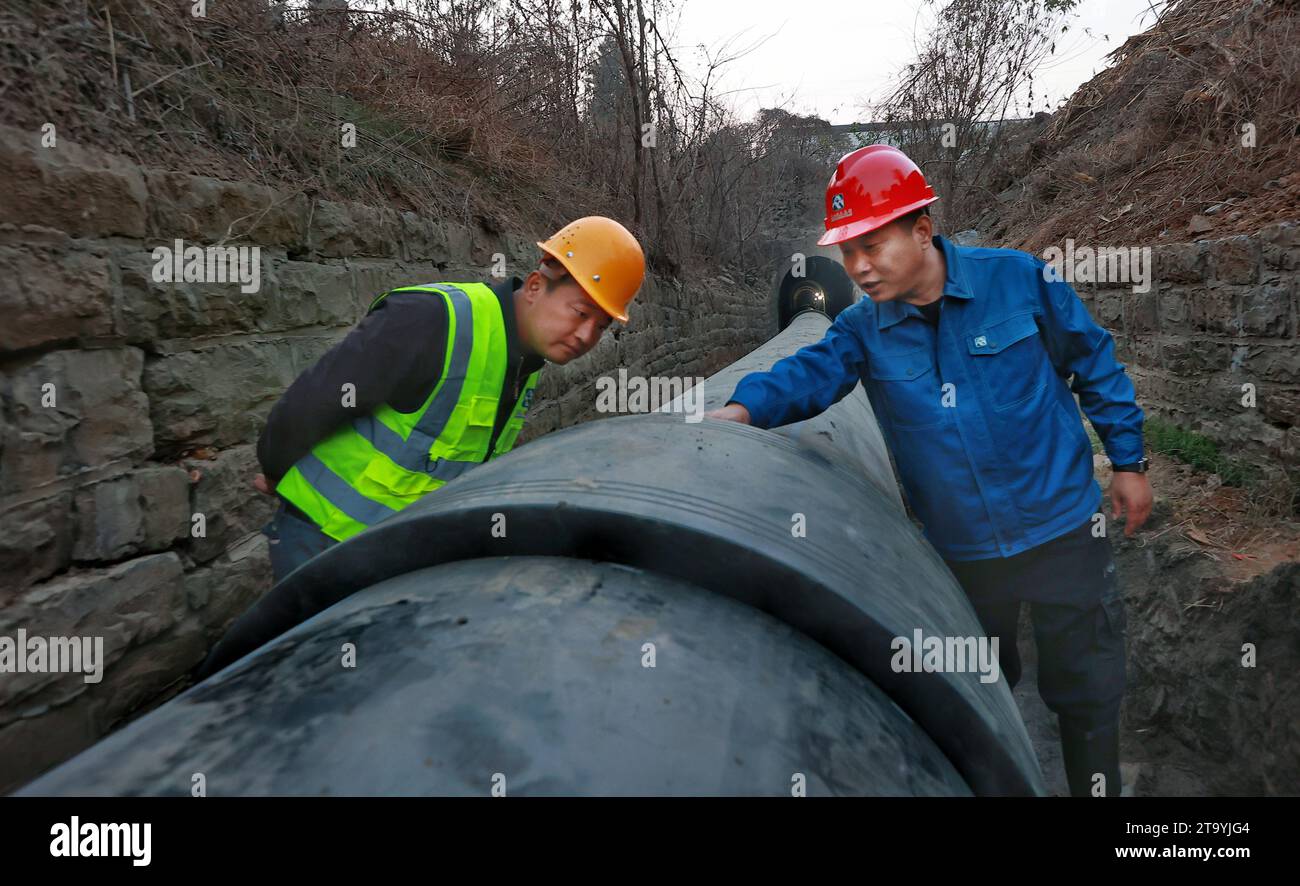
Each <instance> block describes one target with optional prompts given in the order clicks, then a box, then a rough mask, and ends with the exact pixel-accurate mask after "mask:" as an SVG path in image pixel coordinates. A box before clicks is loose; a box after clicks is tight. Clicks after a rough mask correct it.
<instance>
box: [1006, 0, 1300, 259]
mask: <svg viewBox="0 0 1300 886" xmlns="http://www.w3.org/2000/svg"><path fill="white" fill-rule="evenodd" d="M1111 58H1112V60H1113V64H1112V66H1111V67H1109V68H1107V69H1106V70H1105V71H1103V72H1102V73H1100V74H1098V75H1097V76H1096V77H1094V78H1093V79H1092V80H1091V81H1089V82H1088V83H1086V84H1084V85H1083V86H1082V87H1080V88H1079V89H1078V90H1077V91H1076V92H1075V94H1074V95H1073V96H1072V97H1071V98H1070V100H1069V101H1068V102H1067V103H1066V104H1065V106H1064V107H1063V108H1062V109H1061V110H1060V111H1058V112H1057V113H1056V114H1055V115H1054V117H1053V119H1052V121H1051V123H1050V125H1049V126H1048V127H1047V128H1046V130H1045V131H1044V133H1043V134H1042V135H1041V136H1040V137H1039V138H1037V139H1035V140H1034V141H1033V142H1032V143H1031V144H1030V145H1029V146H1028V147H1027V148H1026V149H1025V150H1024V151H1023V153H1022V154H1021V155H1020V156H1019V157H1015V158H1012V159H1011V160H1010V162H1009V163H1008V166H1007V169H1008V172H1007V174H1006V175H1004V176H1003V177H1002V178H1001V179H999V180H998V181H996V182H995V183H994V184H993V189H994V190H1001V189H1003V188H1008V187H1016V188H1020V189H1022V190H1021V193H1020V195H1019V197H1018V198H1016V199H1013V200H1010V201H1008V202H1007V203H1006V204H1004V205H1002V206H998V207H994V209H993V210H992V212H991V213H990V215H988V216H986V217H985V218H984V219H983V220H982V223H981V226H982V227H983V228H984V229H985V230H987V231H988V232H989V234H990V236H991V238H992V239H993V240H995V241H997V242H1003V243H1007V244H1008V245H1016V246H1020V247H1021V248H1025V249H1028V250H1031V251H1038V250H1040V249H1041V248H1042V247H1044V246H1045V245H1047V244H1050V243H1059V242H1061V241H1062V240H1064V239H1065V238H1066V237H1074V238H1076V239H1087V240H1089V241H1092V242H1125V241H1130V242H1131V241H1138V242H1152V241H1155V240H1158V239H1159V238H1161V237H1166V238H1169V239H1170V240H1171V241H1177V240H1185V239H1194V237H1189V236H1188V234H1189V231H1188V225H1189V222H1190V221H1191V219H1192V218H1193V216H1195V215H1198V214H1202V213H1205V211H1206V210H1207V209H1209V208H1211V207H1212V206H1215V205H1221V208H1220V210H1219V211H1217V212H1215V213H1213V214H1210V215H1207V216H1204V218H1205V219H1206V220H1207V222H1208V224H1210V225H1211V226H1212V227H1211V230H1212V231H1213V233H1209V232H1191V233H1194V234H1195V236H1196V237H1199V236H1224V235H1226V234H1230V233H1238V232H1244V231H1254V230H1258V229H1259V228H1260V227H1263V226H1265V225H1267V224H1269V223H1270V222H1272V221H1276V220H1281V219H1289V218H1296V217H1300V175H1297V174H1294V173H1295V170H1296V168H1297V166H1300V162H1298V161H1300V138H1298V135H1300V102H1297V100H1296V96H1297V95H1300V7H1298V6H1297V4H1296V3H1295V0H1258V2H1253V0H1177V2H1174V3H1172V4H1170V5H1169V6H1167V7H1165V8H1164V10H1163V12H1162V14H1161V15H1160V17H1159V19H1158V21H1157V22H1156V23H1155V24H1154V25H1153V26H1152V27H1151V28H1150V29H1148V30H1147V31H1145V32H1144V33H1142V34H1139V35H1136V36H1134V37H1130V38H1129V39H1128V41H1127V42H1125V43H1124V45H1123V46H1121V47H1120V48H1119V49H1117V50H1116V51H1115V52H1114V53H1112V56H1111ZM1244 124H1251V125H1253V127H1254V142H1255V143H1254V146H1253V147H1250V146H1247V145H1244V144H1243V143H1242V140H1243V135H1244V133H1243V132H1242V126H1243V125H1244Z"/></svg>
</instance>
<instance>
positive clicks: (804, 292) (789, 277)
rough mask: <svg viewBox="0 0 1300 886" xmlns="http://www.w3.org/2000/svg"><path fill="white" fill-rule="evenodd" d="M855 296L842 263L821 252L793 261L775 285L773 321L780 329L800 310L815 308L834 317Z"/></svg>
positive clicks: (799, 312)
mask: <svg viewBox="0 0 1300 886" xmlns="http://www.w3.org/2000/svg"><path fill="white" fill-rule="evenodd" d="M857 298H858V290H857V287H856V286H854V285H853V281H852V280H851V279H849V275H848V273H847V272H846V271H845V270H844V266H843V265H841V264H840V263H839V262H837V261H835V260H833V259H829V258H826V257H825V256H822V255H809V256H806V257H804V258H803V259H802V260H801V261H797V262H793V263H792V265H791V267H790V268H789V269H788V270H786V271H785V272H784V273H783V274H781V276H780V279H779V281H778V282H777V285H776V298H775V299H773V303H774V304H775V306H776V324H777V330H778V331H780V330H782V329H785V328H786V327H787V326H789V325H790V321H791V320H793V319H794V318H795V317H796V316H798V315H799V314H801V313H803V312H804V311H817V312H819V313H822V314H825V315H826V316H828V317H830V318H831V319H832V320H834V319H835V318H836V317H837V316H839V313H840V311H842V310H844V309H845V308H847V307H849V306H850V305H852V304H853V303H854V302H855V301H857Z"/></svg>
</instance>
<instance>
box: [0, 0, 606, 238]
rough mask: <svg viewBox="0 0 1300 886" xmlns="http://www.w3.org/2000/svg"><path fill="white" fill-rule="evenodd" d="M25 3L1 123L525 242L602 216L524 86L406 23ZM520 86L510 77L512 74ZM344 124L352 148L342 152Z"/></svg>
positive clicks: (9, 12)
mask: <svg viewBox="0 0 1300 886" xmlns="http://www.w3.org/2000/svg"><path fill="white" fill-rule="evenodd" d="M189 10H190V3H189V2H176V0H109V2H107V3H105V4H100V3H89V2H86V0H20V2H17V3H11V4H6V6H5V9H4V11H3V12H0V66H2V67H3V69H4V76H3V77H0V83H3V84H4V85H3V86H0V120H3V122H5V123H7V124H10V125H15V126H20V127H24V128H31V129H32V130H33V131H35V130H37V129H38V128H39V127H40V125H41V124H43V123H45V122H47V121H48V122H53V123H55V125H56V126H57V127H58V131H59V134H60V136H61V137H65V138H69V139H71V140H75V141H82V142H88V143H92V144H96V145H99V146H102V147H105V148H107V149H109V150H112V151H115V152H119V153H123V154H126V155H128V156H131V157H133V158H134V159H135V160H137V161H138V162H140V163H142V164H145V165H149V166H157V167H161V168H166V169H176V170H183V171H186V172H193V173H198V174H206V175H211V176H215V177H220V178H227V179H236V178H242V179H247V178H254V179H259V180H261V181H263V182H265V183H267V184H272V185H275V186H278V187H286V188H288V189H291V190H294V191H302V192H307V193H318V194H320V195H322V196H325V197H330V198H335V199H350V200H357V201H361V202H368V203H390V204H393V205H396V206H399V207H402V208H408V209H421V210H424V211H431V212H436V213H439V214H443V215H451V216H453V217H460V218H463V219H465V220H466V221H469V220H470V219H472V218H477V219H479V220H480V221H481V222H482V223H483V224H485V225H487V226H488V227H489V228H496V229H511V228H513V227H514V225H513V224H512V220H517V219H521V218H526V219H529V220H530V221H532V222H533V223H538V222H541V223H545V222H547V221H550V222H552V223H559V222H560V221H563V220H565V219H562V218H561V213H560V211H559V210H560V207H561V206H562V207H564V213H563V214H564V215H572V214H573V213H574V211H575V210H574V207H575V206H576V207H578V208H579V209H585V210H588V211H599V210H600V209H602V208H605V207H606V205H607V203H608V201H607V200H606V199H605V198H603V197H602V195H601V194H600V193H598V192H596V191H595V190H594V189H592V190H585V189H584V188H583V187H582V186H581V184H575V181H574V176H573V175H572V173H571V171H570V170H567V169H564V168H563V167H562V166H561V165H560V164H559V163H557V162H556V161H555V159H554V157H553V156H552V155H551V154H550V153H548V152H547V150H546V149H545V146H544V145H539V144H538V143H537V142H535V141H534V140H533V139H532V138H530V126H531V123H530V120H529V118H528V115H527V108H526V106H527V99H528V93H527V84H526V83H523V82H521V81H520V79H519V78H518V77H516V78H515V79H514V80H512V79H511V77H510V76H507V75H506V74H502V75H501V76H498V74H501V72H500V71H499V70H498V69H497V68H498V66H499V65H500V64H502V63H503V60H502V59H500V58H499V57H498V56H496V55H493V54H492V53H491V52H490V51H482V52H477V53H464V54H459V55H458V54H456V53H452V52H447V51H443V50H442V49H441V48H440V44H439V41H438V37H439V34H438V33H437V31H436V28H435V26H434V25H435V23H431V22H429V21H424V20H420V19H418V18H415V17H413V16H410V15H408V14H405V13H399V12H393V11H389V12H384V13H374V14H368V13H361V12H358V11H355V10H354V11H352V12H351V13H350V14H348V15H346V16H340V15H337V14H335V15H333V16H332V17H331V16H329V15H324V16H321V17H319V18H318V19H317V20H310V19H308V18H307V14H306V13H305V12H304V11H302V10H297V11H293V10H290V11H288V12H280V13H273V12H272V11H271V9H270V7H269V5H268V4H267V3H266V2H264V0H221V2H210V3H209V4H208V14H207V17H206V18H194V17H192V16H191V15H190V14H189ZM507 73H508V72H507ZM345 123H353V124H355V125H356V137H357V143H356V147H352V148H343V147H341V129H340V127H341V126H342V125H343V124H345Z"/></svg>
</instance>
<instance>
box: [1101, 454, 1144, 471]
mask: <svg viewBox="0 0 1300 886" xmlns="http://www.w3.org/2000/svg"><path fill="white" fill-rule="evenodd" d="M1150 467H1151V459H1149V458H1147V457H1146V456H1145V455H1144V456H1142V460H1141V461H1135V462H1133V463H1132V464H1127V465H1111V466H1110V469H1111V470H1112V471H1115V472H1116V473H1123V474H1145V473H1146V472H1147V471H1148V470H1150Z"/></svg>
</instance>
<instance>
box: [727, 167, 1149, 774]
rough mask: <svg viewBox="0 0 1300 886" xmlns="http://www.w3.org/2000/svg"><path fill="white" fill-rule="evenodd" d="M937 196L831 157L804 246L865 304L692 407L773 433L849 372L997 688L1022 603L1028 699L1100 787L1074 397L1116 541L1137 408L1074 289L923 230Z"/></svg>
mask: <svg viewBox="0 0 1300 886" xmlns="http://www.w3.org/2000/svg"><path fill="white" fill-rule="evenodd" d="M937 199H938V197H937V196H935V193H934V191H933V190H932V189H931V188H930V186H929V185H928V184H927V183H926V181H925V177H924V176H923V175H922V174H921V170H920V169H919V168H917V166H916V164H915V163H913V162H912V161H911V160H910V159H909V158H908V157H907V156H906V155H905V154H904V153H903V152H902V151H900V150H898V149H897V148H894V147H892V146H889V145H871V146H868V147H865V148H862V149H860V150H857V151H854V152H852V153H850V154H848V155H846V156H845V157H844V158H843V159H842V160H841V161H840V163H839V165H838V167H837V168H836V170H835V174H834V176H832V178H831V182H830V185H829V187H828V188H827V191H826V233H825V234H824V235H823V236H822V238H821V239H820V240H819V241H818V243H819V245H828V244H838V245H839V247H840V251H841V254H842V256H843V260H844V268H845V270H846V271H848V273H849V276H850V277H852V278H853V279H854V281H855V282H857V284H858V285H859V286H860V287H861V289H862V290H863V291H864V292H865V293H866V294H867V296H868V298H866V299H863V300H861V301H859V302H858V303H857V304H855V305H853V306H852V307H850V308H848V309H846V310H844V311H842V312H841V313H840V314H839V316H838V317H836V318H835V321H834V323H832V325H831V327H830V329H828V330H827V332H826V336H825V337H824V338H823V339H822V340H821V341H820V342H818V343H817V344H814V345H810V346H809V347H806V348H803V349H801V350H800V351H798V352H797V353H795V354H793V355H791V356H789V357H787V358H785V359H784V360H781V361H779V362H777V363H776V364H775V365H774V366H773V367H772V369H771V370H770V371H768V372H762V373H753V374H751V375H748V376H746V377H745V378H744V379H742V380H741V381H740V383H739V384H738V385H737V387H736V390H735V392H734V393H733V394H732V397H731V400H730V401H728V403H727V405H726V406H724V407H723V408H722V409H719V410H715V411H714V412H712V413H709V414H707V415H706V417H712V418H720V419H728V420H732V421H739V422H745V423H748V424H753V425H756V426H758V427H762V428H771V427H777V426H780V425H784V424H789V423H791V422H795V421H800V420H803V419H806V418H810V417H812V416H814V415H817V414H818V413H820V412H822V411H823V410H825V409H826V408H827V407H829V406H830V405H831V404H832V403H834V402H835V401H837V400H839V399H840V398H841V397H843V396H845V395H846V394H848V393H849V392H850V391H851V390H853V388H854V386H856V385H857V384H858V382H859V381H861V382H862V384H863V386H864V388H865V389H866V392H867V395H868V397H869V398H870V400H871V405H872V407H873V408H874V410H875V413H876V417H877V419H878V421H879V422H880V427H881V431H882V432H883V433H884V436H885V439H886V441H887V442H888V443H889V448H890V450H891V452H892V454H893V456H894V461H895V463H896V465H897V467H898V473H899V478H900V480H901V482H902V486H903V489H904V491H905V492H906V493H907V499H908V502H909V504H910V505H911V507H912V511H913V513H915V515H916V516H917V518H918V519H919V520H920V522H921V523H922V524H923V526H924V531H925V535H926V537H927V538H928V539H929V540H930V542H931V543H932V544H933V545H934V547H935V548H936V549H937V550H938V552H939V553H940V554H941V555H942V556H943V557H944V559H945V561H946V562H947V563H948V566H949V568H950V569H951V570H952V572H953V575H954V576H955V577H956V578H957V580H958V581H959V582H960V584H961V585H962V587H963V589H964V590H965V591H966V595H967V597H968V598H969V599H970V601H971V603H972V604H973V607H974V609H975V612H976V614H977V615H978V616H979V619H980V621H981V623H982V624H983V627H984V630H985V631H986V633H988V634H989V636H990V637H998V638H999V640H1000V643H999V646H1000V650H1001V655H1000V659H1001V660H1000V665H1001V669H1002V672H1003V674H1005V675H1006V677H1007V681H1008V683H1009V684H1010V685H1011V686H1012V687H1014V686H1015V683H1016V681H1017V679H1018V678H1019V675H1020V659H1019V655H1018V653H1017V650H1016V628H1017V622H1018V619H1019V613H1020V604H1021V602H1029V603H1030V604H1031V609H1030V611H1031V614H1032V616H1033V621H1034V634H1035V639H1036V641H1037V647H1038V653H1039V668H1038V686H1039V693H1040V694H1041V695H1042V697H1043V700H1044V702H1045V703H1046V704H1047V706H1048V707H1049V708H1051V709H1052V710H1053V711H1055V712H1056V713H1057V715H1058V716H1059V717H1060V724H1061V745H1062V750H1063V756H1064V760H1065V769H1066V775H1067V777H1068V779H1069V784H1070V791H1071V793H1072V794H1075V795H1076V796H1079V795H1085V796H1086V795H1094V796H1101V795H1105V796H1114V795H1117V794H1119V792H1120V788H1121V785H1120V773H1119V710H1120V701H1121V699H1122V696H1123V693H1124V683H1125V664H1124V655H1125V649H1124V633H1125V619H1126V616H1125V612H1124V599H1123V595H1122V593H1121V591H1120V588H1119V585H1118V582H1117V581H1116V575H1115V563H1114V560H1113V557H1112V555H1111V548H1110V541H1109V539H1108V537H1107V533H1106V523H1105V514H1103V513H1100V512H1099V511H1098V507H1099V504H1100V499H1101V490H1100V488H1099V487H1098V485H1097V482H1096V480H1095V479H1094V478H1093V466H1092V448H1091V445H1090V443H1089V440H1088V436H1087V434H1086V432H1085V431H1084V428H1083V425H1082V422H1081V421H1080V419H1079V412H1078V407H1077V406H1076V405H1075V400H1074V395H1076V394H1077V395H1078V398H1079V403H1080V404H1081V405H1082V406H1083V410H1084V412H1086V413H1087V415H1088V418H1089V419H1090V420H1091V421H1092V424H1093V427H1094V428H1096V430H1097V433H1098V435H1099V436H1100V437H1101V439H1102V442H1103V444H1104V445H1105V447H1106V452H1107V453H1108V454H1109V456H1110V458H1111V461H1112V463H1113V465H1114V472H1115V473H1114V479H1113V480H1112V482H1111V490H1110V497H1111V502H1112V514H1113V516H1114V517H1119V515H1120V513H1121V511H1124V512H1126V513H1127V525H1126V527H1125V532H1126V534H1127V535H1132V534H1133V533H1134V531H1136V530H1137V528H1138V527H1140V526H1141V525H1142V523H1143V522H1144V521H1145V520H1146V518H1147V516H1148V514H1149V513H1150V511H1151V501H1152V495H1151V485H1150V483H1149V482H1148V481H1147V478H1146V474H1145V471H1146V465H1147V460H1146V458H1144V457H1143V442H1142V419H1143V416H1142V410H1141V409H1140V408H1139V407H1138V405H1137V403H1136V401H1135V394H1134V389H1133V384H1132V382H1130V381H1129V379H1128V376H1127V375H1126V374H1125V372H1124V367H1123V366H1122V365H1121V364H1120V363H1118V362H1117V361H1116V359H1115V351H1114V346H1113V342H1112V340H1111V336H1110V334H1109V333H1108V332H1107V331H1106V330H1104V329H1102V328H1101V327H1100V326H1098V325H1097V324H1096V323H1095V322H1093V320H1092V318H1091V317H1090V316H1089V315H1088V311H1087V309H1086V308H1084V306H1083V304H1082V303H1081V302H1080V301H1079V297H1078V296H1077V295H1076V294H1075V292H1074V290H1073V289H1072V288H1071V287H1070V286H1069V285H1068V284H1067V283H1065V282H1063V281H1062V280H1060V278H1059V276H1057V275H1055V274H1054V273H1052V269H1051V268H1050V267H1049V266H1047V265H1046V263H1045V262H1043V261H1042V260H1041V259H1038V258H1036V257H1035V256H1032V255H1029V254H1027V253H1024V252H1019V251H1016V250H1012V249H977V248H968V247H961V246H956V245H954V244H953V243H951V242H950V241H949V240H947V239H945V238H944V237H939V236H935V235H934V227H933V223H932V221H931V219H930V216H929V210H928V208H927V207H928V206H929V204H931V203H933V202H934V201H935V200H937Z"/></svg>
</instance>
